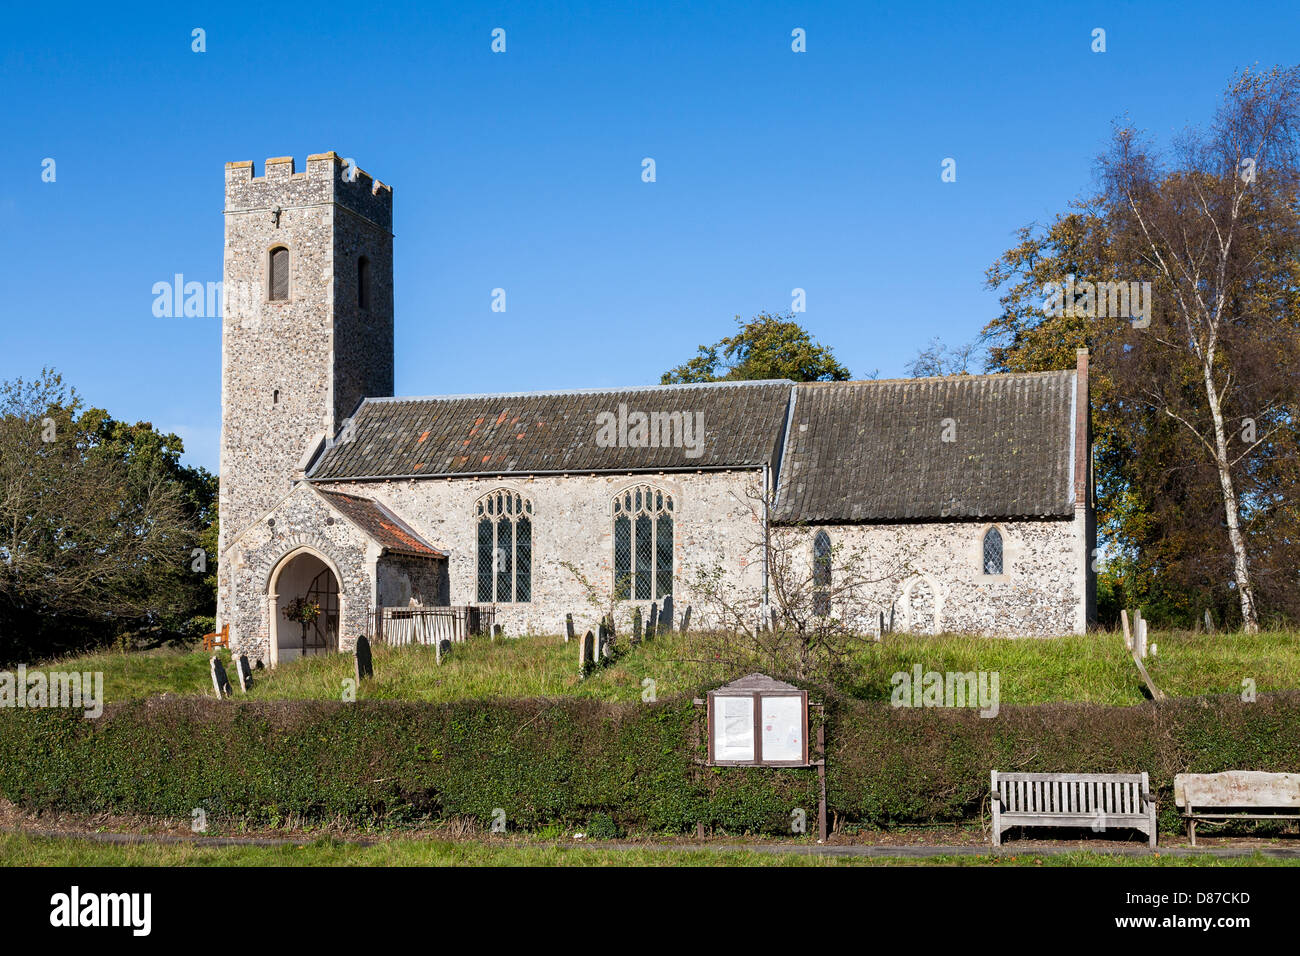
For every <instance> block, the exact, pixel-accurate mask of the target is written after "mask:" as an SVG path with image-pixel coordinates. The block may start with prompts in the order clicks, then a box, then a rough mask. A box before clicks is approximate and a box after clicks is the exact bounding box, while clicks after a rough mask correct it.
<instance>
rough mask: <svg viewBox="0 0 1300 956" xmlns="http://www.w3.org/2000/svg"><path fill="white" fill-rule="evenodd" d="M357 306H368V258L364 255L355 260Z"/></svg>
mask: <svg viewBox="0 0 1300 956" xmlns="http://www.w3.org/2000/svg"><path fill="white" fill-rule="evenodd" d="M357 308H358V309H368V308H370V260H369V259H367V258H366V257H365V256H362V257H361V258H360V259H358V260H357Z"/></svg>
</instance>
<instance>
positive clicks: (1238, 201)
mask: <svg viewBox="0 0 1300 956" xmlns="http://www.w3.org/2000/svg"><path fill="white" fill-rule="evenodd" d="M1298 124H1300V69H1291V70H1273V71H1271V72H1269V73H1264V74H1255V73H1250V72H1247V73H1243V74H1242V75H1240V76H1239V77H1237V78H1236V80H1234V82H1233V83H1232V85H1231V86H1230V87H1229V89H1228V91H1227V93H1226V95H1225V98H1224V101H1223V104H1222V105H1221V107H1220V109H1219V110H1218V112H1217V114H1216V116H1215V119H1214V121H1213V123H1212V124H1211V125H1210V126H1209V127H1208V128H1207V129H1206V130H1204V131H1195V132H1192V133H1190V134H1187V135H1186V136H1184V137H1183V138H1182V139H1180V140H1179V141H1178V142H1176V143H1175V144H1174V146H1173V148H1172V150H1171V151H1170V152H1169V153H1168V154H1164V153H1160V152H1158V151H1157V150H1156V149H1155V148H1154V147H1153V146H1151V145H1150V144H1149V143H1147V142H1146V141H1144V139H1143V137H1142V136H1141V135H1140V134H1139V133H1138V132H1137V131H1136V130H1134V129H1133V128H1131V127H1129V126H1122V127H1119V128H1117V129H1116V131H1115V135H1114V139H1113V142H1112V143H1111V146H1110V148H1109V149H1108V150H1107V151H1106V153H1105V154H1104V155H1103V156H1102V157H1101V159H1100V161H1099V173H1100V181H1101V184H1102V189H1101V191H1100V192H1099V194H1098V195H1096V196H1094V197H1091V198H1089V199H1086V200H1084V201H1081V202H1079V203H1077V204H1075V206H1074V207H1073V208H1072V209H1070V210H1069V211H1068V212H1067V213H1065V214H1062V215H1061V216H1059V217H1058V218H1057V219H1056V220H1055V221H1054V222H1053V223H1052V224H1051V225H1050V226H1049V227H1048V228H1047V229H1045V230H1032V229H1026V230H1024V231H1023V232H1022V233H1021V235H1020V243H1019V244H1018V245H1017V246H1016V247H1014V248H1013V249H1011V250H1009V251H1008V252H1007V253H1006V254H1004V255H1003V257H1002V258H1001V259H1000V260H999V261H998V263H997V264H995V266H994V267H993V268H992V269H991V270H990V272H989V275H988V280H989V284H990V285H991V286H994V287H997V288H1000V289H1002V290H1003V298H1002V304H1003V312H1002V314H1001V315H1000V316H999V317H998V318H997V319H995V320H994V321H993V322H991V323H990V324H989V325H988V326H987V327H986V329H985V337H986V341H988V342H989V344H990V346H991V350H990V353H991V360H992V363H991V364H992V366H993V367H994V368H995V369H1001V370H1034V369H1040V368H1051V367H1068V365H1069V364H1070V363H1069V356H1070V354H1072V351H1073V349H1074V348H1075V347H1077V346H1080V345H1088V346H1090V347H1091V348H1092V350H1093V353H1094V356H1095V358H1094V370H1095V371H1094V379H1093V397H1094V403H1095V408H1094V414H1095V417H1096V426H1097V427H1096V433H1097V440H1098V449H1097V461H1098V465H1099V468H1098V472H1099V475H1098V478H1099V481H1098V485H1099V498H1100V501H1101V505H1102V507H1101V516H1100V517H1101V526H1102V528H1103V530H1104V531H1105V532H1106V533H1108V534H1109V535H1110V536H1111V541H1112V544H1113V545H1114V550H1115V551H1116V552H1117V553H1118V554H1120V555H1121V556H1123V557H1124V558H1125V560H1126V562H1127V563H1128V565H1129V567H1130V568H1133V569H1136V570H1137V571H1139V572H1140V577H1141V580H1140V581H1134V582H1131V590H1133V591H1135V592H1145V594H1146V595H1148V596H1150V595H1158V596H1159V600H1161V601H1163V602H1165V603H1166V604H1167V605H1168V606H1169V607H1170V609H1171V610H1173V611H1174V612H1176V614H1177V616H1181V617H1183V618H1186V617H1188V616H1189V613H1188V612H1189V611H1194V608H1193V607H1188V603H1189V602H1196V601H1197V600H1201V599H1207V600H1211V601H1214V602H1216V603H1218V604H1219V606H1220V607H1221V608H1222V609H1223V610H1225V611H1226V610H1227V607H1226V604H1228V603H1230V604H1231V605H1234V606H1235V607H1234V610H1235V612H1236V614H1237V615H1239V617H1240V621H1241V624H1242V627H1243V628H1244V629H1245V630H1247V631H1254V630H1256V629H1258V626H1259V621H1260V614H1261V607H1260V598H1261V595H1262V596H1263V597H1264V598H1265V600H1266V601H1267V603H1268V606H1269V607H1270V608H1272V609H1274V610H1275V611H1278V612H1287V613H1290V614H1292V615H1294V614H1295V613H1296V612H1297V610H1298V608H1297V603H1298V602H1297V591H1300V580H1297V572H1296V568H1297V564H1298V563H1300V562H1298V561H1297V558H1298V557H1300V538H1298V537H1297V531H1298V530H1300V527H1298V525H1297V516H1296V511H1295V508H1296V505H1295V502H1296V501H1297V498H1300V478H1298V476H1297V469H1296V461H1297V457H1296V452H1297V418H1296V413H1297V408H1298V407H1300V404H1298V403H1300V389H1298V388H1297V383H1298V381H1300V379H1298V377H1297V375H1296V371H1295V369H1296V361H1297V359H1300V294H1298V290H1300V259H1298V258H1297V257H1298V255H1300V223H1298V220H1297V209H1298V208H1300V206H1298V202H1300V194H1298V190H1297V186H1298V184H1300V173H1298V169H1300V166H1298V164H1297V146H1298V144H1300V140H1298V139H1297V133H1298V132H1300V125H1298ZM1067 277H1068V278H1069V279H1070V280H1071V281H1072V282H1073V283H1074V285H1075V287H1080V286H1082V285H1083V284H1084V283H1089V284H1096V283H1103V282H1116V283H1124V284H1126V285H1131V284H1132V283H1135V282H1136V283H1149V285H1150V289H1151V299H1150V302H1151V310H1150V314H1149V316H1143V317H1141V318H1140V319H1139V318H1136V317H1134V316H1132V315H1115V314H1104V315H1103V314H1095V313H1096V311H1097V310H1095V309H1093V310H1090V309H1087V308H1085V309H1076V310H1069V309H1066V310H1061V309H1056V310H1050V309H1048V310H1045V309H1044V289H1045V288H1046V287H1047V286H1048V284H1049V283H1053V282H1055V283H1060V282H1062V281H1063V280H1065V279H1066V278H1067ZM1096 298H1097V299H1099V298H1100V292H1098V294H1097V297H1096ZM1225 599H1227V600H1226V601H1225Z"/></svg>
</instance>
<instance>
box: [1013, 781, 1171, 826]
mask: <svg viewBox="0 0 1300 956" xmlns="http://www.w3.org/2000/svg"><path fill="white" fill-rule="evenodd" d="M1144 778H1145V774H1140V773H1122V774H1121V773H1096V774H1090V773H999V774H998V796H999V798H1000V802H1001V804H1002V812H1003V813H1004V814H1014V813H1051V814H1075V813H1079V814H1089V815H1093V814H1097V813H1099V812H1100V813H1106V814H1110V815H1128V814H1132V815H1134V816H1141V815H1143V814H1145V813H1146V809H1145V807H1144V805H1143V802H1142V794H1143V791H1144V790H1145V789H1146V780H1145V779H1144Z"/></svg>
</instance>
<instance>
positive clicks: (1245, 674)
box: [28, 631, 1300, 706]
mask: <svg viewBox="0 0 1300 956" xmlns="http://www.w3.org/2000/svg"><path fill="white" fill-rule="evenodd" d="M1151 642H1152V643H1153V644H1155V645H1157V647H1158V654H1157V655H1156V656H1155V657H1149V658H1148V659H1147V662H1146V663H1147V669H1148V671H1149V673H1150V674H1151V677H1152V679H1153V680H1154V681H1155V683H1156V685H1157V686H1158V687H1159V688H1160V689H1161V690H1162V691H1164V692H1165V693H1166V694H1168V695H1169V696H1171V697H1181V696H1201V695H1206V694H1241V692H1242V690H1243V680H1246V679H1249V680H1252V681H1254V689H1255V690H1256V692H1257V693H1267V692H1269V691H1275V690H1284V689H1294V688H1298V687H1300V634H1296V633H1287V632H1279V631H1274V632H1266V633H1260V634H1241V633H1230V634H1195V633H1190V632H1185V631H1184V632H1160V633H1157V632H1152V635H1151ZM221 656H222V659H223V662H224V663H225V665H226V670H227V672H228V673H229V675H230V677H231V683H232V684H233V685H234V695H235V697H236V699H238V698H240V697H242V696H244V695H242V694H241V693H240V691H239V687H238V681H237V679H236V671H235V668H234V666H233V664H232V663H231V662H230V659H229V655H228V654H227V653H225V652H222V653H221ZM718 657H719V658H720V657H721V655H718ZM918 664H919V665H920V666H921V668H922V669H923V670H924V671H939V672H944V671H958V672H963V673H965V672H968V671H988V672H994V671H996V672H997V673H998V675H999V684H1000V688H999V689H1000V697H1001V703H1002V704H1006V705H1018V704H1043V703H1051V702H1057V701H1073V702H1087V703H1096V704H1105V705H1110V706H1127V705H1131V704H1138V703H1141V702H1142V701H1143V700H1145V699H1146V698H1145V696H1144V693H1143V684H1142V679H1141V677H1140V676H1139V675H1138V673H1137V669H1136V668H1135V667H1134V665H1133V662H1132V660H1131V658H1130V657H1129V655H1128V652H1127V651H1126V650H1125V648H1124V644H1123V639H1122V638H1121V637H1120V636H1119V635H1117V634H1115V633H1108V632H1094V633H1091V634H1087V635H1075V636H1066V637H1060V638H1055V639H1050V640H1035V639H1023V638H1022V639H1017V640H1011V639H994V638H987V637H976V636H969V635H938V636H912V635H891V636H888V637H886V638H885V640H884V641H883V642H880V643H874V642H869V643H867V644H866V646H865V647H864V648H863V650H862V651H861V653H860V654H859V655H858V656H857V658H856V659H855V663H854V668H853V672H852V675H851V677H850V679H849V680H848V681H847V683H846V685H845V686H844V688H843V689H844V690H845V691H847V692H848V693H850V694H851V695H853V696H855V697H858V698H861V699H864V700H878V701H888V700H889V698H890V694H891V691H892V690H893V684H892V683H891V677H892V676H893V675H894V674H895V673H897V672H900V671H908V672H910V671H912V669H913V668H914V667H915V666H916V665H918ZM28 666H29V667H32V666H35V665H30V664H29V665H28ZM43 666H45V667H47V668H49V669H59V670H78V671H101V672H103V674H104V690H105V697H106V699H107V702H108V703H115V702H120V701H124V700H129V699H138V698H144V697H151V696H155V695H158V694H162V693H169V694H174V695H175V694H179V695H204V696H212V694H213V690H212V682H211V678H210V676H209V672H208V656H207V655H206V654H204V653H202V652H198V651H194V652H183V651H169V650H152V651H143V652H131V653H125V654H124V653H121V652H118V651H104V652H100V653H96V654H90V655H83V656H80V657H75V658H69V659H66V660H62V661H57V662H50V663H49V664H46V665H43ZM374 670H375V677H374V679H373V680H367V681H364V682H363V683H362V685H361V687H360V688H358V690H357V696H358V697H360V698H368V699H388V700H413V701H431V702H439V701H450V700H481V699H493V698H515V699H520V698H539V697H542V698H556V697H570V696H572V697H585V698H593V699H597V700H602V701H611V702H613V701H623V702H631V701H637V700H640V699H642V694H643V692H645V690H646V689H647V688H646V687H645V685H643V681H644V680H645V679H647V678H649V679H650V680H653V681H654V692H655V695H656V696H657V697H661V698H662V697H668V696H672V695H675V694H680V693H686V692H695V691H698V690H699V689H700V688H701V687H703V686H706V685H707V684H710V683H714V682H718V683H720V682H722V681H724V680H727V679H730V678H732V677H735V676H738V675H737V674H736V673H735V672H734V670H733V668H732V667H731V666H729V664H728V662H726V661H724V660H721V659H714V656H713V655H712V654H711V653H710V643H709V636H708V635H706V634H691V635H689V636H688V637H683V636H682V635H680V634H665V635H659V636H656V637H655V639H654V640H652V641H650V642H647V643H643V644H641V645H640V646H638V647H627V646H623V647H622V653H621V655H620V656H619V657H618V658H617V659H616V660H615V661H613V662H612V663H611V664H609V665H607V666H605V667H602V668H599V669H597V670H596V671H594V672H593V673H592V674H591V675H590V676H588V677H587V678H586V679H582V680H580V679H579V677H578V646H577V643H576V642H573V643H565V642H564V639H563V638H562V637H557V636H541V637H520V638H505V639H498V640H495V641H489V640H487V639H486V638H479V639H474V640H471V641H470V642H468V643H466V644H460V645H456V646H455V647H454V648H453V649H452V651H451V653H450V654H449V655H447V656H446V657H445V658H444V660H443V663H442V664H441V665H439V664H437V663H436V661H435V655H434V652H433V650H432V648H426V647H396V648H394V647H386V646H384V645H376V646H375V647H374ZM773 673H774V675H779V669H773ZM352 675H353V656H352V655H351V654H332V655H326V656H320V657H312V658H307V659H304V660H298V661H294V662H290V663H285V664H282V665H280V666H279V667H277V668H275V669H274V670H260V671H254V672H253V680H254V686H253V689H252V692H251V693H250V694H248V695H247V697H248V698H249V699H254V700H256V699H261V700H274V699H282V700H283V699H320V700H339V699H340V698H341V696H342V694H343V687H344V681H345V680H346V679H348V678H351V677H352ZM779 676H787V675H779Z"/></svg>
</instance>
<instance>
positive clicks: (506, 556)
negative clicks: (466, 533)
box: [474, 488, 533, 604]
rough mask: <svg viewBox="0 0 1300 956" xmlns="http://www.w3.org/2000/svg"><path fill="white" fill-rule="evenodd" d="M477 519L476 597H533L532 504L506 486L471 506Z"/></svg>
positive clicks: (519, 599) (506, 599) (499, 599)
mask: <svg viewBox="0 0 1300 956" xmlns="http://www.w3.org/2000/svg"><path fill="white" fill-rule="evenodd" d="M474 516H475V518H476V519H477V521H478V600H479V601H480V602H496V603H500V604H513V603H519V602H525V601H531V600H532V599H533V503H532V502H531V501H529V500H528V499H527V498H525V497H523V496H522V495H520V494H519V493H518V492H515V491H510V490H509V489H507V488H499V489H497V490H496V491H493V492H490V493H488V494H486V495H484V496H483V497H482V498H480V499H479V500H478V503H477V504H476V505H475V506H474Z"/></svg>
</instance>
